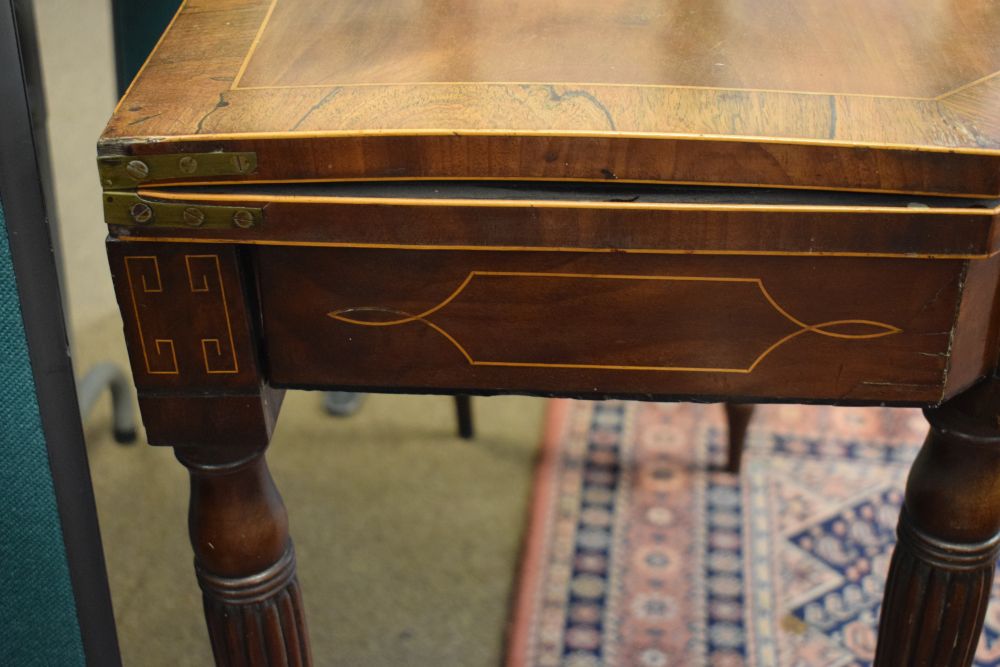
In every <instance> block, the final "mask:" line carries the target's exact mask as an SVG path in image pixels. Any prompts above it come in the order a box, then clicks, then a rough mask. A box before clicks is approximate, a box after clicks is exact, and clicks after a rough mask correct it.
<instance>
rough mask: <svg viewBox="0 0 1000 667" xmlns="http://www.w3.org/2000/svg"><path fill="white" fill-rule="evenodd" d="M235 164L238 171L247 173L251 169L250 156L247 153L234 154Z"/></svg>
mask: <svg viewBox="0 0 1000 667" xmlns="http://www.w3.org/2000/svg"><path fill="white" fill-rule="evenodd" d="M233 166H234V167H236V171H237V172H239V173H241V174H245V173H247V172H248V171H250V158H248V157H247V156H246V155H234V156H233Z"/></svg>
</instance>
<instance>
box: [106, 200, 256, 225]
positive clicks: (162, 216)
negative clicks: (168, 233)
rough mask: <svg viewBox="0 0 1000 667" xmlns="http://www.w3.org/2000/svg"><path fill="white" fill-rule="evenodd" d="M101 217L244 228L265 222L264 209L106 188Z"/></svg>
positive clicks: (129, 221) (115, 221)
mask: <svg viewBox="0 0 1000 667" xmlns="http://www.w3.org/2000/svg"><path fill="white" fill-rule="evenodd" d="M104 221H105V222H107V223H108V224H109V225H122V226H128V227H159V228H162V227H167V228H183V229H246V230H250V229H252V230H260V229H261V227H263V226H264V209H262V208H252V207H248V206H220V205H216V204H200V203H199V204H193V203H191V202H187V203H184V202H181V203H177V202H172V201H171V202H167V201H162V200H157V199H144V198H143V197H140V196H139V195H138V194H136V193H135V192H105V193H104Z"/></svg>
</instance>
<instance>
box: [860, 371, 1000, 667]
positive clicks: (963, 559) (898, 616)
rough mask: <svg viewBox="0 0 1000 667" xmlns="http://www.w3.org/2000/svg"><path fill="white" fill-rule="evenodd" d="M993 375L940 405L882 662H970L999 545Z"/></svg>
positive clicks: (914, 477) (998, 433)
mask: <svg viewBox="0 0 1000 667" xmlns="http://www.w3.org/2000/svg"><path fill="white" fill-rule="evenodd" d="M996 393H997V387H996V386H994V383H993V382H991V383H990V384H987V385H984V386H981V387H979V388H976V389H974V390H973V391H972V392H970V393H969V394H967V395H966V396H962V397H959V398H958V399H955V400H954V401H952V402H949V403H947V404H945V405H944V406H943V407H941V408H938V409H935V410H927V411H926V412H925V414H926V415H927V418H928V420H929V421H930V423H931V431H930V434H929V435H928V436H927V440H926V442H925V443H924V446H923V448H922V449H921V451H920V454H919V455H918V456H917V459H916V461H914V463H913V468H912V469H911V471H910V477H909V480H908V482H907V485H906V499H905V503H904V507H903V511H902V513H901V516H900V520H899V529H898V535H899V542H898V544H897V545H896V550H895V552H894V553H893V556H892V564H891V566H890V570H889V579H888V582H887V585H886V591H885V597H884V600H883V604H882V618H881V621H880V627H879V644H878V652H877V656H876V658H875V664H876V665H877V666H878V667H890V666H892V667H896V666H904V665H905V666H907V667H909V666H911V665H927V666H928V667H966V666H968V665H971V664H972V659H973V656H974V653H975V650H976V645H977V643H978V641H979V634H980V632H981V630H982V626H983V617H984V615H985V613H986V605H987V602H988V601H989V595H990V586H991V584H992V582H993V572H994V567H995V562H996V558H997V551H998V545H1000V428H998V425H997V420H996V416H997V415H998V414H1000V409H998V408H1000V403H998V401H997V400H996V398H995V394H996Z"/></svg>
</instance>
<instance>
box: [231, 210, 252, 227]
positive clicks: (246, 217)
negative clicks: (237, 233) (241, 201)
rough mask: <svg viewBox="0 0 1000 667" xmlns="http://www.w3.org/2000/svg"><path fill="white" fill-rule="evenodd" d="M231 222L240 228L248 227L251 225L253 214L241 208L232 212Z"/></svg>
mask: <svg viewBox="0 0 1000 667" xmlns="http://www.w3.org/2000/svg"><path fill="white" fill-rule="evenodd" d="M233 224H234V225H236V226H237V227H239V228H240V229H250V228H251V227H253V214H252V213H251V212H250V211H248V210H246V209H242V208H241V209H240V210H238V211H236V213H233Z"/></svg>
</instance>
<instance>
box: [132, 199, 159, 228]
mask: <svg viewBox="0 0 1000 667" xmlns="http://www.w3.org/2000/svg"><path fill="white" fill-rule="evenodd" d="M128 213H129V215H131V216H132V219H133V220H135V221H136V222H138V223H139V224H140V225H144V224H146V223H147V222H149V221H150V220H152V219H153V209H151V208H150V207H149V205H148V204H143V203H142V202H139V203H138V204H132V208H130V209H129V210H128Z"/></svg>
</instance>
